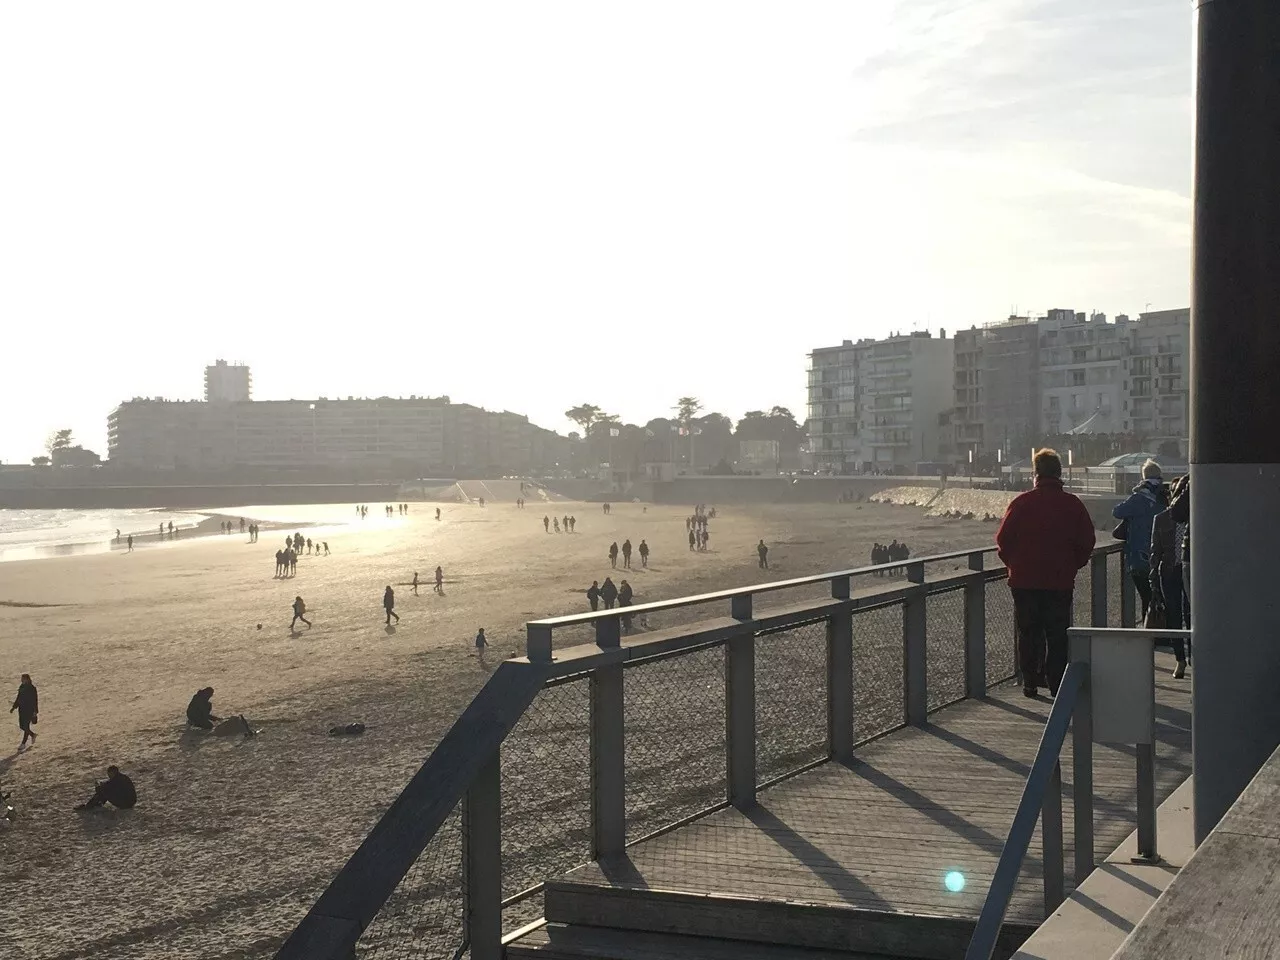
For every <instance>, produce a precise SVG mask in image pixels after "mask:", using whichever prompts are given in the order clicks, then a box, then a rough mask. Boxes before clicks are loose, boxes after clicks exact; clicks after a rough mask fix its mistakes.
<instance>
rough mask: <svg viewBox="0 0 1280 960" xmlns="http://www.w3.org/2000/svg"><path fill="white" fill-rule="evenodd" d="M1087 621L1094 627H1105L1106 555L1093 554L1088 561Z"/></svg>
mask: <svg viewBox="0 0 1280 960" xmlns="http://www.w3.org/2000/svg"><path fill="white" fill-rule="evenodd" d="M1089 591H1090V594H1089V619H1090V621H1091V623H1090V625H1091V626H1094V627H1105V626H1106V625H1107V598H1108V596H1110V595H1109V594H1108V593H1107V555H1106V554H1105V553H1095V554H1094V555H1093V559H1092V560H1090V561H1089Z"/></svg>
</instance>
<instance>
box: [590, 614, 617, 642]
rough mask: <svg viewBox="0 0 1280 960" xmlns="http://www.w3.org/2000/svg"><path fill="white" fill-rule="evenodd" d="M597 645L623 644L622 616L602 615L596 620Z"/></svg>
mask: <svg viewBox="0 0 1280 960" xmlns="http://www.w3.org/2000/svg"><path fill="white" fill-rule="evenodd" d="M596 646H597V647H604V648H609V647H619V646H622V618H621V617H620V616H618V617H601V618H600V619H599V620H597V621H596Z"/></svg>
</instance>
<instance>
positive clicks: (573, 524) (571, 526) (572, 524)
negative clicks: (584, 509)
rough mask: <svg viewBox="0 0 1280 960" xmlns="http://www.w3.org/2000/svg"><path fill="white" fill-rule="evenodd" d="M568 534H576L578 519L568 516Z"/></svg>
mask: <svg viewBox="0 0 1280 960" xmlns="http://www.w3.org/2000/svg"><path fill="white" fill-rule="evenodd" d="M569 532H570V533H577V532H578V518H577V517H575V516H572V515H570V517H569Z"/></svg>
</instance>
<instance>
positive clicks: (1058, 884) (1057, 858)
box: [1040, 762, 1066, 917]
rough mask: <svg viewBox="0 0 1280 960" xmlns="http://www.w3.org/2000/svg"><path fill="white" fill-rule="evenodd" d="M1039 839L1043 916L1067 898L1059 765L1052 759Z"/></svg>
mask: <svg viewBox="0 0 1280 960" xmlns="http://www.w3.org/2000/svg"><path fill="white" fill-rule="evenodd" d="M1040 841H1041V849H1042V851H1043V852H1042V856H1041V862H1043V863H1044V915H1045V916H1046V917H1047V916H1049V914H1051V913H1053V911H1055V910H1057V909H1058V907H1060V906H1061V905H1062V901H1063V900H1064V899H1066V891H1065V889H1064V886H1065V885H1064V882H1063V875H1062V764H1061V763H1058V762H1055V763H1054V765H1053V771H1052V772H1051V773H1050V774H1049V785H1048V787H1046V788H1045V793H1044V803H1043V805H1041V807H1040Z"/></svg>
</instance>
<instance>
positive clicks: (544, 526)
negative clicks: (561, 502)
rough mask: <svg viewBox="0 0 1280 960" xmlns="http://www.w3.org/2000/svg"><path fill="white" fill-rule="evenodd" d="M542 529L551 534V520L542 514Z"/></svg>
mask: <svg viewBox="0 0 1280 960" xmlns="http://www.w3.org/2000/svg"><path fill="white" fill-rule="evenodd" d="M542 529H543V530H545V531H547V533H550V532H551V518H550V517H548V516H547V515H546V514H543V517H542Z"/></svg>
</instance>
